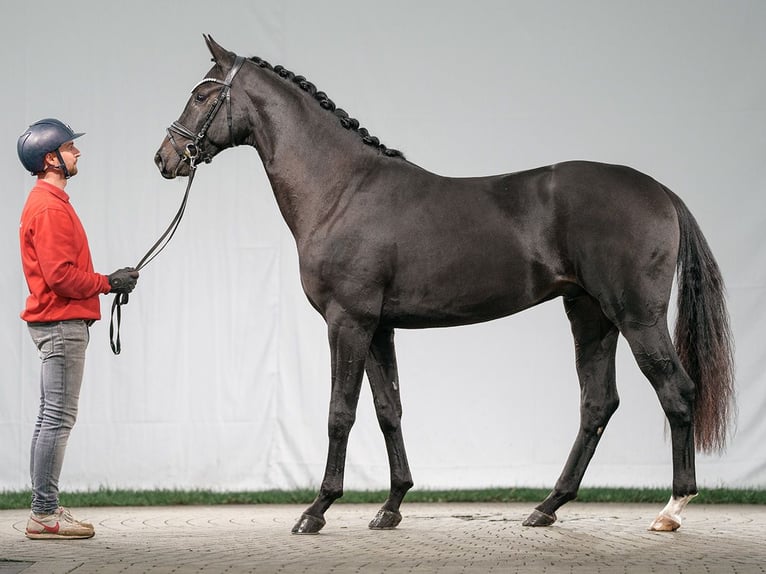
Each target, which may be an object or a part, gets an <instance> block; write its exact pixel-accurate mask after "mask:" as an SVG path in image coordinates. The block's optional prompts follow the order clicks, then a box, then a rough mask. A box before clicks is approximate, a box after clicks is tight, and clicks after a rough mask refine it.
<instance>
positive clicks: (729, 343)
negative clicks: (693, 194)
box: [665, 188, 734, 452]
mask: <svg viewBox="0 0 766 574" xmlns="http://www.w3.org/2000/svg"><path fill="white" fill-rule="evenodd" d="M665 191H666V192H667V193H668V195H669V196H670V199H671V201H672V202H673V205H674V207H675V208H676V212H677V213H678V225H679V228H680V234H681V238H680V242H679V249H678V315H677V319H676V327H675V337H674V339H675V347H676V352H677V353H678V356H679V358H680V360H681V364H682V365H683V367H684V369H685V370H686V373H687V374H688V375H689V377H691V380H692V381H694V383H695V385H696V387H697V397H696V401H695V404H694V439H695V444H696V448H697V450H699V451H701V452H713V451H721V450H723V448H724V446H725V444H726V433H727V427H728V426H729V423H730V422H731V419H732V417H733V414H734V413H733V410H734V351H733V338H732V335H731V331H730V329H729V314H728V312H727V310H726V300H725V288H724V283H723V278H722V277H721V270H720V269H719V267H718V264H717V263H716V261H715V258H714V257H713V253H712V252H711V251H710V247H709V246H708V243H707V241H706V240H705V237H704V236H703V235H702V230H701V229H700V227H699V224H698V223H697V221H696V220H695V218H694V216H693V215H692V214H691V212H690V211H689V208H687V207H686V205H685V204H684V202H683V201H681V198H679V197H678V196H677V195H676V194H675V193H673V192H672V191H670V190H669V189H667V188H665Z"/></svg>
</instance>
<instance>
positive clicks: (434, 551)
mask: <svg viewBox="0 0 766 574" xmlns="http://www.w3.org/2000/svg"><path fill="white" fill-rule="evenodd" d="M531 507H532V505H530V504H406V503H405V505H404V507H403V510H404V513H403V514H404V520H403V521H402V523H401V524H400V526H399V528H397V529H396V530H392V531H371V530H368V529H367V522H368V521H369V520H370V519H371V518H372V517H373V516H374V515H375V513H376V511H377V508H376V506H373V505H367V504H336V505H335V506H333V507H332V508H331V509H330V511H329V512H328V514H327V518H328V523H327V526H325V528H324V530H323V531H322V532H321V533H320V534H319V535H316V536H295V535H292V534H291V533H290V529H291V527H292V525H293V523H294V522H295V520H296V519H297V518H298V517H299V516H300V514H301V511H302V509H303V507H302V506H291V505H286V506H270V505H258V506H205V507H188V506H187V507H150V508H85V509H74V513H75V516H77V517H79V518H81V519H83V520H85V519H87V520H90V521H91V522H93V523H94V524H95V525H96V536H95V537H94V538H92V539H91V540H79V541H74V540H70V541H32V540H27V539H26V538H25V537H24V535H23V530H24V526H25V525H26V517H27V513H26V512H25V511H20V510H4V511H0V574H18V573H21V572H23V573H24V574H65V573H74V574H95V573H98V574H112V573H126V574H138V573H144V572H146V573H152V574H170V573H187V572H205V573H208V572H210V573H229V574H240V573H249V572H256V573H277V572H279V573H292V572H310V573H312V574H320V573H331V572H332V573H338V574H345V573H351V572H360V573H365V574H367V573H378V572H380V573H382V572H386V573H390V574H399V573H405V572H439V573H458V572H503V573H514V572H523V573H535V572H544V573H547V574H561V573H565V572H566V573H577V574H580V573H582V574H595V573H606V572H609V573H611V572H618V573H622V574H634V573H641V574H643V573H647V572H657V573H663V574H664V573H673V574H675V573H679V574H690V573H697V572H699V573H706V574H717V573H735V574H752V573H765V572H766V536H765V535H766V507H763V506H730V505H720V506H712V505H710V506H706V505H701V504H694V503H692V504H691V505H690V506H689V507H688V508H687V510H686V512H685V516H686V521H685V522H684V524H683V526H682V528H681V529H680V530H679V531H677V532H675V533H665V534H660V533H653V532H649V531H647V529H646V528H647V526H648V525H649V523H650V522H651V520H652V519H653V518H654V515H655V514H656V512H658V511H659V506H657V505H624V504H578V503H570V504H568V505H567V506H566V507H564V508H563V509H562V511H561V512H560V513H559V521H558V522H557V523H556V524H555V525H554V526H552V527H549V528H525V527H523V526H521V521H522V520H523V519H524V518H525V517H526V515H527V514H528V513H529V511H530V510H531Z"/></svg>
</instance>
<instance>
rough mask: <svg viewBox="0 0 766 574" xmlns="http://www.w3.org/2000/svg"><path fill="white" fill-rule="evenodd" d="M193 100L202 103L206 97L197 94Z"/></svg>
mask: <svg viewBox="0 0 766 574" xmlns="http://www.w3.org/2000/svg"><path fill="white" fill-rule="evenodd" d="M194 99H195V100H196V101H198V102H204V101H205V100H206V99H207V96H206V95H205V94H201V93H199V92H197V94H196V95H195V96H194Z"/></svg>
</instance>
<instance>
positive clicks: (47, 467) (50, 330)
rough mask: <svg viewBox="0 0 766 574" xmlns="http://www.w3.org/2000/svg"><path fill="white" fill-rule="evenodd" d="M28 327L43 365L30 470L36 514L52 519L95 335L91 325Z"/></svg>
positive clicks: (63, 323)
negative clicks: (88, 348)
mask: <svg viewBox="0 0 766 574" xmlns="http://www.w3.org/2000/svg"><path fill="white" fill-rule="evenodd" d="M28 325H29V332H30V334H31V335H32V340H33V341H34V342H35V345H36V346H37V350H38V351H39V354H40V360H41V361H42V365H41V368H40V411H39V413H38V415H37V423H36V424H35V430H34V434H33V435H32V452H31V456H30V465H29V466H30V474H31V477H32V511H33V512H36V513H38V514H51V513H53V512H55V511H56V510H57V509H58V507H59V475H60V474H61V466H62V464H63V462H64V452H65V450H66V445H67V441H68V440H69V433H70V431H71V430H72V427H73V426H74V423H75V420H76V419H77V406H78V403H79V400H80V386H81V385H82V375H83V370H84V368H85V349H86V348H87V347H88V341H89V340H90V333H89V330H88V324H87V323H86V322H85V321H81V320H75V321H57V322H54V323H29V324H28Z"/></svg>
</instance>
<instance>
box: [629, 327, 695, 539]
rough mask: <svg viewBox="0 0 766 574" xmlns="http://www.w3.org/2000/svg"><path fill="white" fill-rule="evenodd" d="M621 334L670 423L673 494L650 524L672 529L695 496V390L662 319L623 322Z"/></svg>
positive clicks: (661, 528)
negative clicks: (644, 323)
mask: <svg viewBox="0 0 766 574" xmlns="http://www.w3.org/2000/svg"><path fill="white" fill-rule="evenodd" d="M622 333H623V335H624V336H625V338H626V339H627V340H628V342H629V343H630V348H631V350H632V351H633V355H634V356H635V358H636V361H637V362H638V366H639V367H640V368H641V371H642V372H643V373H644V375H645V376H646V378H647V379H649V382H650V383H651V385H652V387H654V390H655V392H656V393H657V397H658V398H659V400H660V404H661V405H662V409H663V411H665V416H666V417H667V419H668V423H669V424H670V437H671V443H672V449H673V495H672V497H671V499H670V502H668V504H667V506H665V508H663V509H662V511H661V512H660V514H659V515H658V516H657V518H656V519H655V520H654V522H652V524H651V526H650V527H649V529H650V530H656V531H672V530H676V529H677V528H678V527H679V526H681V511H683V509H684V507H685V506H686V504H687V503H688V502H689V501H690V500H691V499H692V498H694V497H695V496H696V495H697V482H696V477H695V469H694V428H693V407H694V398H695V393H696V389H695V386H694V383H693V382H692V380H691V379H690V378H689V376H688V375H687V374H686V371H685V370H684V369H683V367H682V366H681V363H680V361H679V358H678V355H677V354H676V351H675V348H674V347H673V344H672V342H671V339H670V334H669V333H668V331H667V327H666V326H665V323H664V321H658V322H657V323H656V324H654V325H651V326H642V325H637V324H636V325H626V327H624V328H623V329H622Z"/></svg>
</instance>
